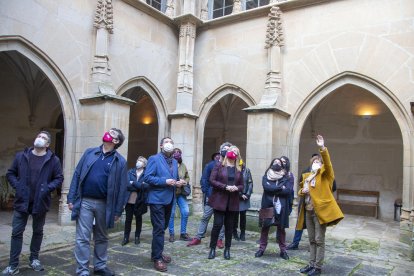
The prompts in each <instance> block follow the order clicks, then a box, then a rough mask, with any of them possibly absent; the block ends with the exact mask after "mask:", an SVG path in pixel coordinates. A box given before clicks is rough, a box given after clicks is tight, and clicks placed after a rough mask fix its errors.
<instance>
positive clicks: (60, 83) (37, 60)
mask: <svg viewBox="0 0 414 276" xmlns="http://www.w3.org/2000/svg"><path fill="white" fill-rule="evenodd" d="M0 52H17V53H19V54H20V55H22V56H23V57H25V58H27V59H28V60H30V61H31V62H32V63H33V64H35V65H36V67H37V68H38V69H39V70H40V71H41V72H42V73H43V74H44V75H46V76H47V79H48V81H49V82H50V83H51V85H52V87H53V91H54V93H55V95H56V97H57V99H58V102H59V103H60V105H59V106H56V108H55V109H51V108H50V107H49V106H47V107H44V106H43V105H42V104H41V107H40V108H41V109H42V112H46V111H49V115H48V117H49V121H48V123H47V125H50V126H52V128H51V129H49V130H53V125H54V124H55V123H56V119H57V118H58V116H59V114H61V113H62V114H63V124H64V145H63V146H64V152H65V154H64V156H63V160H62V161H63V173H64V177H65V180H64V182H63V186H62V198H66V194H67V192H68V190H69V185H70V179H71V177H72V173H73V170H74V167H75V152H76V142H77V139H76V137H77V128H76V122H77V121H78V112H77V105H76V104H75V102H76V100H75V99H76V97H75V95H74V93H73V91H72V89H71V87H70V84H69V82H68V80H67V78H66V77H65V76H64V75H63V73H62V72H61V71H60V69H59V66H57V65H56V64H55V63H54V62H53V61H52V60H51V59H50V58H49V57H48V56H47V55H46V54H45V53H44V52H43V51H41V50H40V49H39V48H37V47H36V46H35V45H34V44H33V43H31V42H30V41H28V40H27V39H25V38H24V37H21V36H0ZM6 81H8V80H6ZM4 93H5V94H2V97H3V95H6V94H8V93H9V92H8V91H5V92H4ZM52 95H53V94H52ZM2 99H3V98H2ZM27 104H28V103H27V101H25V102H22V103H21V106H19V108H20V109H22V108H23V107H26V108H27ZM50 111H52V112H51V114H52V115H50ZM35 121H36V118H35ZM25 128H27V126H26V127H25ZM52 132H53V131H52ZM17 138H18V137H14V142H15V145H17V146H19V145H20V146H22V144H24V145H25V144H27V141H26V140H24V139H23V140H22V139H17ZM32 139H33V138H32ZM32 142H33V141H31V142H30V143H32ZM30 143H29V144H30ZM10 150H11V151H13V148H12V149H8V148H6V153H7V151H10ZM1 163H3V161H1ZM58 223H59V224H69V223H71V219H70V211H69V209H68V208H67V205H66V200H61V201H60V204H59V217H58Z"/></svg>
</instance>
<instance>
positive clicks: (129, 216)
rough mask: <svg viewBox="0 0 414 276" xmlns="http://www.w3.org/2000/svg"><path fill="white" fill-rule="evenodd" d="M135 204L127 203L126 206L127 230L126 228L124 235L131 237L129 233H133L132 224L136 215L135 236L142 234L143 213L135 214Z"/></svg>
mask: <svg viewBox="0 0 414 276" xmlns="http://www.w3.org/2000/svg"><path fill="white" fill-rule="evenodd" d="M134 208H135V204H132V203H127V205H126V206H125V230H124V237H125V238H128V239H129V234H130V233H131V224H132V219H133V217H134V215H135V224H136V229H135V237H139V236H141V230H142V215H138V214H136V213H135V214H134Z"/></svg>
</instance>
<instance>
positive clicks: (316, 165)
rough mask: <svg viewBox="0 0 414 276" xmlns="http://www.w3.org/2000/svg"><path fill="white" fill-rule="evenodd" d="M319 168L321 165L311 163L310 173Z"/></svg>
mask: <svg viewBox="0 0 414 276" xmlns="http://www.w3.org/2000/svg"><path fill="white" fill-rule="evenodd" d="M320 168H321V164H320V163H313V164H312V171H317V170H319V169H320Z"/></svg>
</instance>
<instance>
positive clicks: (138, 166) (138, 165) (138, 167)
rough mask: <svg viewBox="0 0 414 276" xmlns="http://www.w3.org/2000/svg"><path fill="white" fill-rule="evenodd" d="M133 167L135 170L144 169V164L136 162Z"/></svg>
mask: <svg viewBox="0 0 414 276" xmlns="http://www.w3.org/2000/svg"><path fill="white" fill-rule="evenodd" d="M135 166H136V167H137V170H139V169H141V168H143V167H144V163H142V162H141V161H137V163H136V164H135Z"/></svg>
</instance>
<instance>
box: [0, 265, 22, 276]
mask: <svg viewBox="0 0 414 276" xmlns="http://www.w3.org/2000/svg"><path fill="white" fill-rule="evenodd" d="M19 272H20V271H19V268H18V267H11V266H8V267H6V268H5V269H4V270H3V271H2V272H1V275H16V274H18V273H19Z"/></svg>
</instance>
